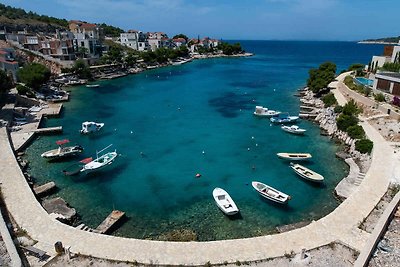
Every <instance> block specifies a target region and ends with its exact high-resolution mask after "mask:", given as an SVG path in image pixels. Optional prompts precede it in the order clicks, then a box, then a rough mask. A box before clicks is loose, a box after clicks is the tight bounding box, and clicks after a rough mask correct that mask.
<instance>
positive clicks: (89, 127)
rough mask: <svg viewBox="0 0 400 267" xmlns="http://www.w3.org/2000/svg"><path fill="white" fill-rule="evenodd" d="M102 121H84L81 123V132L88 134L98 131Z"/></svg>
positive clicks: (101, 126) (102, 124)
mask: <svg viewBox="0 0 400 267" xmlns="http://www.w3.org/2000/svg"><path fill="white" fill-rule="evenodd" d="M103 126H104V123H98V122H93V121H85V122H83V123H82V129H81V134H88V133H93V132H97V131H99V130H100V129H101V128H103Z"/></svg>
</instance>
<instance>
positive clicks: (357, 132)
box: [346, 125, 365, 139]
mask: <svg viewBox="0 0 400 267" xmlns="http://www.w3.org/2000/svg"><path fill="white" fill-rule="evenodd" d="M346 131H347V133H348V134H349V136H350V137H351V138H353V139H362V138H364V137H365V132H364V129H363V127H362V126H360V125H352V126H349V127H348V128H347V130H346Z"/></svg>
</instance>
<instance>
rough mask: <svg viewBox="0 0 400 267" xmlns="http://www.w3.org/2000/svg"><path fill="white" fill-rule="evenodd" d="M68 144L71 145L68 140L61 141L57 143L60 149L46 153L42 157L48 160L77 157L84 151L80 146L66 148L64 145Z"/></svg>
mask: <svg viewBox="0 0 400 267" xmlns="http://www.w3.org/2000/svg"><path fill="white" fill-rule="evenodd" d="M67 143H69V140H68V139H64V140H59V141H57V142H56V144H57V145H58V148H56V149H52V150H49V151H46V152H44V153H42V154H41V155H40V156H41V157H43V158H46V159H58V158H64V157H68V156H75V155H77V154H79V153H81V152H82V151H83V147H81V146H79V145H76V146H68V147H64V145H65V144H67Z"/></svg>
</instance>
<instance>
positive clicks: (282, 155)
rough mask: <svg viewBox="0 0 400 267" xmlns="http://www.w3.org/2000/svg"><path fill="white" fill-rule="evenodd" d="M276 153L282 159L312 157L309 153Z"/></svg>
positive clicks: (305, 158)
mask: <svg viewBox="0 0 400 267" xmlns="http://www.w3.org/2000/svg"><path fill="white" fill-rule="evenodd" d="M276 155H277V156H278V157H279V158H281V159H287V160H307V159H311V158H312V156H311V154H309V153H278V154H276Z"/></svg>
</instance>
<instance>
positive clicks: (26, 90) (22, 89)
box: [16, 84, 31, 95]
mask: <svg viewBox="0 0 400 267" xmlns="http://www.w3.org/2000/svg"><path fill="white" fill-rule="evenodd" d="M16 88H17V91H18V94H20V95H27V94H29V93H30V91H31V90H30V89H29V88H28V87H26V86H23V85H22V84H18V85H17V87H16Z"/></svg>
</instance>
